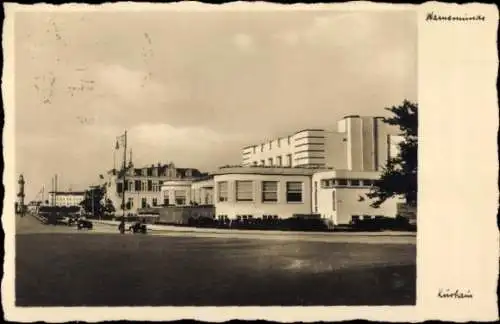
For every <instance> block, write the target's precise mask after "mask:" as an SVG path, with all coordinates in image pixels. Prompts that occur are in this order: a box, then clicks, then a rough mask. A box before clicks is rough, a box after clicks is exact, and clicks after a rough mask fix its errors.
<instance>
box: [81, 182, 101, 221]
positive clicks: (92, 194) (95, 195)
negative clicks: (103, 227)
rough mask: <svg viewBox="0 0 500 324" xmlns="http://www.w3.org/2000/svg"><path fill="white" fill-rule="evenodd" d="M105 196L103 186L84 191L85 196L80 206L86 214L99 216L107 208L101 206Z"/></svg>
mask: <svg viewBox="0 0 500 324" xmlns="http://www.w3.org/2000/svg"><path fill="white" fill-rule="evenodd" d="M105 194H106V187H105V186H94V187H90V189H88V190H85V196H84V198H83V200H82V202H81V203H80V205H81V206H82V207H83V209H84V210H85V212H86V213H89V214H93V215H96V216H100V215H102V214H103V213H104V212H105V210H106V207H107V206H104V205H103V204H102V201H103V198H104V196H105Z"/></svg>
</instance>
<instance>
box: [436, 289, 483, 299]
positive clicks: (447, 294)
mask: <svg viewBox="0 0 500 324" xmlns="http://www.w3.org/2000/svg"><path fill="white" fill-rule="evenodd" d="M438 297H439V298H454V299H465V298H473V297H474V296H473V295H472V293H471V292H470V290H467V292H466V293H464V292H461V291H460V290H458V289H456V290H455V291H451V290H450V289H446V290H443V289H440V290H439V292H438Z"/></svg>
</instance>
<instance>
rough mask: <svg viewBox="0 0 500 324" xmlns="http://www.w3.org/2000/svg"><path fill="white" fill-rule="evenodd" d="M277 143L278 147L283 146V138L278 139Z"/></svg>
mask: <svg viewBox="0 0 500 324" xmlns="http://www.w3.org/2000/svg"><path fill="white" fill-rule="evenodd" d="M276 144H278V147H281V138H278V140H277V141H276Z"/></svg>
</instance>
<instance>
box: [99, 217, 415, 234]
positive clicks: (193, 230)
mask: <svg viewBox="0 0 500 324" xmlns="http://www.w3.org/2000/svg"><path fill="white" fill-rule="evenodd" d="M89 221H91V222H92V223H96V224H102V225H107V226H118V225H119V223H118V222H116V223H111V222H112V221H109V222H108V221H99V220H89ZM125 224H126V225H127V226H128V225H132V224H133V223H125ZM147 226H148V231H151V232H159V233H161V232H170V233H172V232H175V233H205V234H228V235H230V234H236V233H237V234H242V235H246V234H249V235H256V234H262V235H311V234H312V235H313V236H314V235H317V236H328V235H331V236H337V237H341V236H349V237H352V236H358V237H416V233H404V232H403V233H392V234H391V233H384V232H379V233H373V232H305V231H304V232H300V231H278V230H248V229H241V230H239V229H215V230H214V229H211V230H210V229H206V230H205V229H200V228H183V229H180V228H172V227H170V228H158V227H156V226H162V225H151V224H148V225H147ZM151 226H155V227H151Z"/></svg>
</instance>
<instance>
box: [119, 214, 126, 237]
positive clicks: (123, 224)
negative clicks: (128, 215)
mask: <svg viewBox="0 0 500 324" xmlns="http://www.w3.org/2000/svg"><path fill="white" fill-rule="evenodd" d="M118 230H119V231H120V233H121V234H124V233H125V220H124V219H123V218H122V220H121V221H120V225H118Z"/></svg>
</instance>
